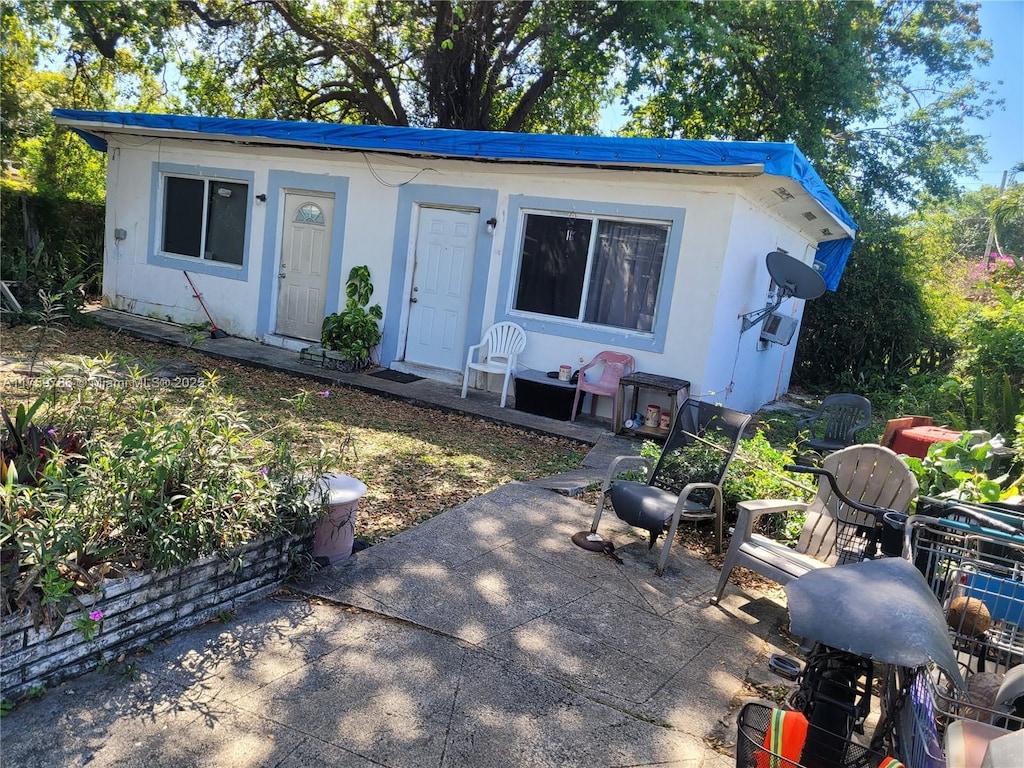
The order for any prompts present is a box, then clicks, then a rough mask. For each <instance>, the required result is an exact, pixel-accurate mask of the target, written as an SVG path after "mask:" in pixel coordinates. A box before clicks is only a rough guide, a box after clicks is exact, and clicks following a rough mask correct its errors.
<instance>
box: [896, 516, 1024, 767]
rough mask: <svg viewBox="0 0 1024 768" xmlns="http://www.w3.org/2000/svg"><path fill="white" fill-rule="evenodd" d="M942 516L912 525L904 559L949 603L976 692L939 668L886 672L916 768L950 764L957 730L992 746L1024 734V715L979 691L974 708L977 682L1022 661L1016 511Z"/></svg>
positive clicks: (954, 635)
mask: <svg viewBox="0 0 1024 768" xmlns="http://www.w3.org/2000/svg"><path fill="white" fill-rule="evenodd" d="M933 509H934V507H933ZM940 511H942V512H946V513H948V514H946V516H944V517H932V516H928V515H922V514H918V515H914V516H912V517H910V518H909V519H908V520H907V521H906V530H905V541H906V547H905V550H904V553H905V554H906V555H908V556H909V558H910V559H911V560H912V561H913V562H914V564H915V565H916V567H917V569H918V570H919V571H920V572H921V573H922V574H923V575H924V576H925V579H926V580H927V582H928V584H929V586H930V587H931V589H932V591H933V592H934V593H935V595H936V596H937V597H938V598H939V599H940V601H941V604H942V607H943V614H944V615H945V617H946V623H947V626H948V627H949V632H950V637H951V640H952V644H953V648H954V650H955V652H956V654H957V662H958V665H959V667H960V671H961V673H962V674H963V676H964V678H965V679H967V680H968V685H967V688H966V689H962V688H961V687H959V686H958V685H957V684H955V683H954V681H953V680H951V679H950V676H949V675H948V674H947V673H946V672H945V671H943V670H941V669H939V668H938V667H936V666H934V665H928V666H924V667H920V668H917V669H903V668H891V669H890V670H888V674H887V676H886V681H885V685H884V687H883V691H884V693H883V707H886V708H891V710H890V711H893V712H895V718H896V723H897V725H896V728H895V729H894V734H895V742H896V743H895V745H894V751H895V753H896V755H897V756H898V757H899V758H900V760H902V761H903V762H904V763H905V764H906V765H907V766H913V768H941V767H942V766H945V765H946V757H947V754H946V743H947V741H948V740H949V739H950V737H951V736H952V735H953V732H954V731H963V730H964V729H965V728H967V729H970V730H973V731H976V732H978V731H981V732H985V734H986V736H985V737H986V738H991V737H994V736H995V735H998V734H1002V733H1006V732H1009V731H1014V730H1020V729H1024V712H1019V711H1016V710H1008V709H1006V708H1005V707H1003V706H1000V705H996V704H994V703H993V701H992V700H991V699H982V698H980V697H979V696H978V694H977V692H975V693H974V697H973V700H972V696H971V694H970V693H968V691H970V690H971V689H972V687H974V686H972V683H971V677H972V676H974V675H990V676H992V677H990V678H989V679H988V680H987V682H989V683H990V684H994V682H997V681H998V680H1000V679H1006V676H1007V673H1008V672H1009V671H1010V670H1013V669H1014V668H1017V667H1018V666H1019V665H1021V664H1022V663H1024V532H1018V531H1020V523H1021V521H1020V519H1019V518H1017V517H1016V516H1015V515H1014V514H1013V513H1012V512H1007V511H1002V510H992V509H989V508H985V509H983V510H978V509H977V508H975V507H972V505H963V504H953V505H946V506H944V507H943V508H941V510H940ZM993 521H995V522H996V523H998V525H997V526H996V527H993V526H992V523H993ZM1011 674H1015V673H1011ZM980 679H981V678H979V680H980ZM955 724H959V725H955Z"/></svg>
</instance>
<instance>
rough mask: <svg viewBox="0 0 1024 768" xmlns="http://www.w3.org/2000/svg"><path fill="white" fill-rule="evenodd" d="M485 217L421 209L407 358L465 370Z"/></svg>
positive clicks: (419, 362)
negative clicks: (476, 262) (476, 258)
mask: <svg viewBox="0 0 1024 768" xmlns="http://www.w3.org/2000/svg"><path fill="white" fill-rule="evenodd" d="M479 220H480V215H479V213H478V212H476V211H461V210H452V209H449V208H427V207H423V208H421V209H420V217H419V227H418V228H417V232H416V254H415V265H414V267H413V279H412V295H411V296H410V297H409V300H410V302H411V304H410V307H409V326H408V332H407V335H406V344H405V360H406V362H408V363H415V364H420V365H428V366H431V367H434V368H444V369H448V370H453V371H461V370H462V368H463V366H464V364H465V362H466V361H465V360H464V359H463V350H464V348H465V340H466V323H467V316H468V314H469V299H470V288H471V286H472V284H473V257H474V254H475V253H476V235H477V229H478V227H479Z"/></svg>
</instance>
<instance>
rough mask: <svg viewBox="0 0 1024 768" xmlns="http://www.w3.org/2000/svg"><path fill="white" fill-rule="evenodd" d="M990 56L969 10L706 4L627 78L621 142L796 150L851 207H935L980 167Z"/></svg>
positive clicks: (950, 6)
mask: <svg viewBox="0 0 1024 768" xmlns="http://www.w3.org/2000/svg"><path fill="white" fill-rule="evenodd" d="M990 56H991V49H990V47H989V44H988V43H987V42H986V41H985V40H984V39H982V38H981V31H980V27H979V25H978V20H977V6H976V5H975V4H970V3H962V2H928V1H926V0H880V1H879V2H863V1H861V0H805V1H804V2H772V1H771V0H757V1H756V2H744V3H724V2H723V3H706V4H702V5H700V6H699V10H697V11H696V12H695V14H694V17H693V19H692V20H691V21H689V22H688V23H686V24H684V25H676V26H673V27H671V28H670V29H669V30H667V34H666V37H665V38H664V40H663V48H662V50H661V52H660V55H658V56H656V57H652V58H651V59H649V60H647V61H644V62H639V63H638V65H637V66H636V67H635V68H634V70H633V71H632V72H631V74H630V77H629V79H628V81H627V93H626V96H625V101H626V103H627V104H628V105H629V106H630V108H631V112H632V118H631V120H630V122H629V125H628V131H629V132H630V133H631V134H633V135H645V136H669V137H678V138H701V139H705V138H720V139H738V140H749V141H787V142H794V143H795V144H796V145H797V146H799V147H800V148H801V149H802V150H803V152H804V153H805V154H806V155H807V156H808V157H810V158H811V160H812V161H814V163H815V165H816V167H817V169H818V171H819V172H820V173H821V174H822V176H823V177H824V178H825V181H826V182H827V183H828V184H829V185H830V186H831V187H832V188H833V189H836V190H839V191H840V193H841V196H842V197H843V198H844V200H845V201H846V202H847V203H848V204H850V205H854V206H856V205H858V204H863V205H867V206H871V205H876V204H880V203H882V202H884V201H897V202H907V201H910V200H912V199H913V198H914V196H915V195H917V194H919V193H920V192H921V191H925V190H927V191H928V192H930V193H931V194H935V195H943V196H945V195H948V194H950V193H951V192H952V191H953V190H954V189H955V179H956V176H957V174H958V173H960V172H962V171H967V170H971V169H973V168H974V167H976V164H977V163H978V162H979V161H980V160H982V159H984V152H983V149H984V147H983V143H982V139H981V137H979V136H974V135H971V134H969V133H968V132H967V131H966V130H965V128H964V126H963V118H964V117H966V116H984V115H986V114H988V111H989V110H990V108H991V107H992V106H993V102H991V101H990V100H988V99H987V97H986V93H987V85H986V84H985V83H981V82H978V81H977V80H976V79H975V78H974V77H973V75H972V71H973V68H974V67H975V66H977V65H979V64H982V63H984V62H986V61H987V60H988V59H989V58H990Z"/></svg>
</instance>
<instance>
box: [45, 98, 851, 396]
mask: <svg viewBox="0 0 1024 768" xmlns="http://www.w3.org/2000/svg"><path fill="white" fill-rule="evenodd" d="M54 117H55V119H56V121H57V122H58V123H60V124H63V125H66V126H68V127H70V128H72V129H73V130H75V131H76V132H77V133H78V134H79V135H81V136H82V137H84V139H85V140H86V141H87V142H88V143H89V144H90V146H92V147H93V148H95V149H97V150H100V151H103V152H106V154H107V158H108V161H109V163H108V172H107V209H106V217H107V218H106V237H105V239H106V249H105V255H104V269H103V296H104V300H105V302H106V303H107V304H108V305H109V306H111V307H114V308H117V309H121V310H124V311H127V312H131V313H135V314H139V315H143V316H150V317H156V318H161V319H169V320H172V321H174V322H179V323H200V322H203V321H204V320H205V319H206V317H205V314H204V312H203V308H202V307H201V306H200V304H199V301H198V300H197V298H196V296H195V295H194V294H193V291H192V289H191V287H190V286H189V283H188V281H187V280H186V275H185V274H183V272H185V273H187V274H188V276H189V277H191V279H192V280H193V282H194V283H195V284H196V287H197V291H198V292H199V294H200V295H201V297H202V298H203V301H204V302H205V305H206V307H207V308H208V309H209V312H210V313H211V315H212V316H213V318H214V319H215V321H216V324H217V326H219V327H220V328H222V329H223V330H225V331H226V332H227V333H229V334H231V335H235V336H240V337H246V338H252V339H258V340H261V341H263V342H265V343H267V344H277V345H281V346H285V347H292V348H295V349H300V348H302V347H305V346H307V345H309V344H312V343H315V342H317V341H318V340H319V338H320V331H321V324H322V321H323V319H324V317H325V316H326V315H327V314H330V313H332V312H336V311H338V310H340V309H341V308H342V307H343V306H344V303H345V281H346V279H347V276H348V273H349V270H350V269H351V268H352V267H354V266H359V265H366V266H368V267H369V269H370V275H371V279H372V282H373V286H374V294H373V302H375V303H380V304H381V306H382V307H383V309H384V320H383V340H382V342H381V345H380V349H379V351H378V354H379V361H380V363H381V365H383V366H385V367H391V368H394V369H398V370H405V371H409V372H414V373H417V374H419V375H421V376H426V377H430V378H434V379H438V380H443V381H450V382H453V383H455V382H461V376H462V370H463V367H464V365H465V362H466V353H467V350H468V348H469V346H470V345H472V344H475V343H477V342H478V341H479V340H480V338H481V335H482V333H483V331H484V330H485V329H486V328H487V327H489V326H490V325H491V324H492V323H495V322H498V321H502V320H511V321H514V322H516V323H518V324H519V325H521V326H522V327H523V328H524V329H525V330H526V332H527V347H526V351H525V352H524V354H523V355H522V357H521V358H520V366H523V367H527V368H532V369H535V370H539V371H550V370H557V369H558V367H559V365H561V364H570V365H572V366H573V367H574V368H578V367H579V366H580V365H581V363H582V361H589V360H590V359H591V358H592V357H593V356H594V355H595V354H597V353H598V352H599V351H601V350H606V349H607V350H614V351H619V352H627V353H629V354H632V355H633V356H634V357H635V358H636V360H637V364H638V368H639V370H641V371H644V372H649V373H653V374H659V375H663V376H669V377H675V378H680V379H686V380H688V381H689V382H691V390H690V391H691V393H692V394H694V395H701V396H704V397H706V398H708V399H710V400H713V401H717V402H720V403H723V404H725V405H727V406H729V407H732V408H735V409H738V410H746V411H751V410H754V409H757V408H758V407H760V406H761V405H763V404H764V403H767V402H770V401H772V400H774V399H776V398H778V397H779V396H780V395H782V394H784V393H785V391H786V389H787V387H788V384H789V378H790V371H791V367H792V362H793V352H794V348H795V345H793V344H788V345H787V344H784V343H776V342H775V341H770V340H768V339H767V338H762V334H764V333H765V330H764V324H759V325H758V326H756V327H755V328H748V329H744V327H743V326H744V323H743V315H745V314H748V313H751V312H756V311H758V310H763V309H764V308H765V306H766V304H767V303H768V302H769V301H770V300H771V298H772V297H773V296H775V295H776V294H775V291H776V289H777V286H775V285H774V284H773V281H772V280H771V277H770V276H769V273H768V271H767V269H766V255H767V254H768V253H769V252H772V251H779V250H781V251H783V252H785V253H786V254H789V255H790V256H792V257H794V258H795V259H797V260H799V261H800V262H802V263H803V264H804V265H813V266H814V268H815V269H816V270H818V271H819V272H820V274H821V275H822V276H823V278H824V281H825V283H826V285H827V287H828V288H829V289H831V290H835V288H836V286H837V285H838V282H839V279H840V277H841V275H842V272H843V269H844V266H845V264H846V260H847V258H848V256H849V253H850V250H851V248H852V245H853V237H854V234H855V231H856V225H855V224H854V222H853V220H852V219H851V218H850V216H849V215H848V214H847V212H846V211H845V210H844V209H843V207H842V206H841V205H840V203H839V202H838V200H837V199H836V198H835V196H834V195H833V194H832V193H831V192H830V191H829V190H828V189H827V188H826V186H825V185H824V183H823V182H822V181H821V179H820V177H819V176H818V175H817V174H816V173H815V171H814V170H813V168H811V166H810V164H809V163H808V161H807V159H806V158H805V157H804V156H803V155H802V154H801V153H800V151H799V150H798V149H797V148H796V147H795V146H794V145H792V144H783V143H761V142H733V141H686V140H670V139H638V138H613V137H598V136H561V135H532V134H511V133H490V132H480V131H461V130H440V129H429V128H396V127H380V126H360V125H334V124H321V123H304V122H282V121H275V120H242V119H221V118H211V117H190V116H181V115H163V114H136V113H121V112H89V111H77V110H55V112H54ZM803 303H804V302H803V301H801V300H799V299H790V300H789V301H787V302H785V303H784V304H783V305H782V306H781V307H779V309H778V310H777V314H779V315H782V316H783V317H785V318H791V319H792V321H787V323H786V324H787V325H793V324H794V323H798V322H799V319H800V316H801V314H802V310H803ZM500 385H501V383H500V382H497V384H496V386H497V387H499V388H500ZM601 407H602V408H603V409H604V411H603V413H604V415H607V413H608V408H609V405H608V403H607V399H603V400H602V401H601Z"/></svg>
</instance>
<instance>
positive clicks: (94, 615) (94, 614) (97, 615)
mask: <svg viewBox="0 0 1024 768" xmlns="http://www.w3.org/2000/svg"><path fill="white" fill-rule="evenodd" d="M89 618H90V619H92V620H93V621H99V620H100V619H102V618H103V611H89Z"/></svg>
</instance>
